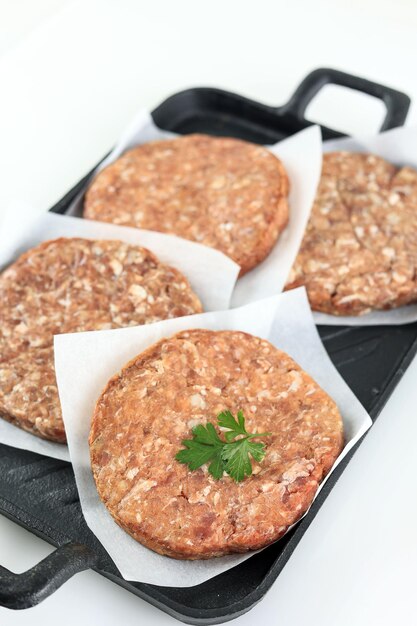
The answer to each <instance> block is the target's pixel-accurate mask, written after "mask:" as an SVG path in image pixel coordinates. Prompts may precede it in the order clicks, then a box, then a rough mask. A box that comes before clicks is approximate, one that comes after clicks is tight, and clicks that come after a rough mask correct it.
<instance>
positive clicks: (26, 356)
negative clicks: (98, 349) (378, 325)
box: [0, 239, 202, 442]
mask: <svg viewBox="0 0 417 626" xmlns="http://www.w3.org/2000/svg"><path fill="white" fill-rule="evenodd" d="M0 297H1V303H2V309H1V324H0V345H1V352H0V415H1V416H2V417H3V418H5V419H6V420H8V421H10V422H13V423H14V424H16V425H17V426H20V427H21V428H23V429H24V430H27V431H29V432H31V433H33V434H34V435H38V436H39V437H43V438H45V439H51V440H52V441H57V442H65V431H64V424H63V422H62V417H61V408H60V404H59V398H58V391H57V387H56V380H55V371H54V357H53V335H54V334H59V333H71V332H78V331H83V330H102V329H106V328H122V327H124V326H135V325H137V324H147V323H150V322H156V321H158V320H162V319H166V318H169V317H178V316H181V315H190V314H192V313H199V312H201V310H202V309H201V303H200V301H199V299H198V298H197V296H196V295H195V294H194V292H193V291H192V290H191V287H190V285H189V284H188V281H187V280H186V278H184V276H183V275H182V274H180V272H178V271H177V270H175V269H173V268H172V267H168V266H167V265H163V264H162V263H160V262H159V261H158V259H157V258H156V257H155V256H154V255H153V254H152V253H151V252H149V251H148V250H146V249H144V248H140V247H138V246H133V245H127V244H125V243H123V242H121V241H92V240H88V239H56V240H54V241H47V242H45V243H42V244H41V245H39V246H37V247H36V248H32V249H31V250H29V251H28V252H26V253H25V254H23V255H22V256H21V257H20V258H19V259H18V260H17V261H16V262H15V263H13V265H11V266H9V267H8V269H6V270H5V271H4V272H3V273H2V274H1V275H0Z"/></svg>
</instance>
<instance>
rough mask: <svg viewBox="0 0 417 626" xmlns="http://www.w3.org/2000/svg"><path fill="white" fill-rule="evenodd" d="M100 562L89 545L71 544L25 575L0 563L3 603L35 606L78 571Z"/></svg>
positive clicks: (24, 606)
mask: <svg viewBox="0 0 417 626" xmlns="http://www.w3.org/2000/svg"><path fill="white" fill-rule="evenodd" d="M97 561H98V557H97V555H96V554H94V552H92V551H91V550H90V549H89V548H87V546H84V545H81V544H79V543H67V544H65V545H63V546H61V547H60V548H57V549H56V550H55V551H54V552H52V554H50V555H49V556H47V557H46V558H45V559H43V561H40V563H38V564H37V565H35V566H34V567H32V568H31V569H29V570H27V572H23V573H22V574H14V573H13V572H10V571H9V570H8V569H6V568H5V567H1V566H0V606H4V607H6V608H8V609H27V608H29V607H31V606H35V604H39V602H42V600H44V599H45V598H47V597H48V596H50V595H51V594H52V593H54V591H56V590H57V589H59V587H60V586H61V585H63V584H64V583H65V582H66V581H67V580H68V579H69V578H71V577H72V576H74V574H77V573H78V572H82V571H84V570H86V569H90V568H91V567H93V566H94V565H97Z"/></svg>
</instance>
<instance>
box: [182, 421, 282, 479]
mask: <svg viewBox="0 0 417 626" xmlns="http://www.w3.org/2000/svg"><path fill="white" fill-rule="evenodd" d="M217 424H218V426H219V427H220V428H227V429H228V430H227V431H226V432H225V433H224V438H225V441H224V440H223V439H220V437H219V435H218V433H217V431H216V429H215V428H214V426H213V424H210V423H209V424H206V425H205V426H203V425H202V424H200V425H199V426H195V428H193V430H192V433H193V438H192V439H184V440H183V441H182V445H183V446H184V448H185V449H184V450H180V451H179V452H178V453H177V454H176V455H175V458H176V459H177V461H179V462H180V463H185V465H188V467H189V469H190V470H196V469H198V468H199V467H201V466H202V465H204V464H205V463H209V466H208V471H209V472H210V474H211V475H212V476H213V478H215V479H216V480H219V479H220V478H221V477H222V476H223V472H226V474H229V476H231V478H233V480H235V481H236V482H240V481H242V480H243V479H244V478H245V476H250V475H251V474H252V463H251V459H250V457H252V458H253V459H254V460H255V461H258V462H260V461H262V459H263V458H264V457H265V454H266V450H265V444H264V443H255V442H254V441H252V439H254V438H255V437H267V436H268V435H270V434H271V433H248V432H247V430H246V428H245V418H244V417H243V413H242V411H238V414H237V419H235V418H234V417H233V415H232V414H231V412H230V411H223V412H222V413H219V415H218V416H217ZM237 437H239V439H237Z"/></svg>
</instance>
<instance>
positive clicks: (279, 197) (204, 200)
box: [84, 135, 289, 274]
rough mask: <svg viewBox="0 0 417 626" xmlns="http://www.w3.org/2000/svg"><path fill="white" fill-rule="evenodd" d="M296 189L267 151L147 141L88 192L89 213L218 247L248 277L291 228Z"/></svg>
mask: <svg viewBox="0 0 417 626" xmlns="http://www.w3.org/2000/svg"><path fill="white" fill-rule="evenodd" d="M288 191H289V183H288V177H287V175H286V172H285V170H284V167H283V165H282V163H281V162H280V161H279V159H277V157H275V156H274V155H273V154H272V153H271V152H270V151H269V150H267V149H266V148H263V147H262V146H257V145H255V144H251V143H248V142H246V141H240V140H238V139H230V138H226V137H221V138H219V137H209V136H208V135H188V136H185V137H180V138H178V139H174V140H170V141H155V142H152V143H147V144H144V145H142V146H139V147H137V148H134V149H133V150H129V151H128V152H126V154H124V155H123V156H122V157H121V158H120V159H118V160H117V161H115V162H114V163H113V164H112V165H109V166H108V167H106V168H105V169H104V170H103V171H102V172H100V173H99V174H98V176H97V177H96V178H95V179H94V181H93V183H92V184H91V186H90V188H89V189H88V191H87V194H86V197H85V206H84V215H85V217H88V218H90V219H94V220H102V221H105V222H114V223H115V224H123V225H127V226H136V227H138V228H146V229H150V230H157V231H161V232H165V233H173V234H175V235H179V236H181V237H184V238H185V239H191V240H193V241H198V242H199V243H203V244H205V245H207V246H211V247H213V248H217V249H218V250H221V251H222V252H224V253H225V254H227V255H228V256H229V257H231V258H232V259H233V260H234V261H236V263H238V264H239V265H240V266H241V274H244V273H245V272H247V271H248V270H250V269H252V268H253V267H255V266H256V265H258V263H260V262H261V261H263V259H264V258H265V257H266V256H267V255H268V254H269V252H270V251H271V249H272V247H273V246H274V244H275V242H276V240H277V239H278V236H279V234H280V233H281V231H282V230H283V229H284V228H285V226H286V224H287V221H288V205H287V196H288Z"/></svg>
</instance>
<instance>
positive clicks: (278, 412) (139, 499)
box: [90, 330, 343, 559]
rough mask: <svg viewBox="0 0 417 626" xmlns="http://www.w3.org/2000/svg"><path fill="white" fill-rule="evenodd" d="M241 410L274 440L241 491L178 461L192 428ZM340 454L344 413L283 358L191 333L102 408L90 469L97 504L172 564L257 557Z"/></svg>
mask: <svg viewBox="0 0 417 626" xmlns="http://www.w3.org/2000/svg"><path fill="white" fill-rule="evenodd" d="M225 409H229V410H230V411H231V412H232V413H233V414H234V415H236V413H237V411H238V410H240V409H242V410H243V413H244V415H245V417H246V427H247V430H248V431H250V432H252V433H254V432H259V433H260V432H265V431H267V432H270V433H271V435H270V436H268V437H265V438H263V439H262V441H264V442H265V443H266V456H265V458H264V460H263V461H262V462H261V463H259V464H258V463H255V462H254V461H252V467H253V473H252V475H251V476H250V477H247V478H245V479H244V480H243V481H242V482H240V483H236V482H234V481H233V480H232V479H231V478H230V477H229V476H227V475H226V474H224V475H223V477H222V478H221V480H218V481H217V480H215V479H214V478H213V477H212V476H211V475H210V474H209V473H208V471H207V468H206V466H203V467H202V468H200V469H198V470H196V471H190V470H189V469H188V468H187V466H185V465H183V464H181V463H179V462H178V461H176V459H175V454H176V453H177V452H178V451H179V450H180V449H181V448H182V444H181V441H182V440H183V439H190V438H191V435H192V433H191V429H192V427H194V426H196V425H197V424H205V423H206V422H208V421H210V422H212V423H213V424H214V425H215V427H217V415H218V414H219V413H220V412H221V411H223V410H225ZM342 446H343V426H342V419H341V416H340V414H339V411H338V409H337V407H336V405H335V403H334V402H333V400H331V399H330V398H329V396H328V395H327V394H326V393H325V392H324V391H323V390H322V389H321V388H320V387H319V386H318V385H317V384H316V383H315V382H314V380H312V378H310V376H308V375H307V374H306V373H305V372H304V371H303V370H302V369H301V368H300V367H299V366H298V365H297V364H296V363H295V362H294V361H293V360H292V359H291V358H290V357H289V356H288V355H287V354H285V353H284V352H281V351H280V350H277V349H276V348H275V347H274V346H272V345H271V344H270V343H268V342H267V341H264V340H262V339H259V338H258V337H253V336H252V335H248V334H246V333H243V332H237V331H218V332H214V331H208V330H190V331H187V332H182V333H179V334H177V335H174V336H173V337H171V338H169V339H163V340H162V341H160V342H158V343H156V344H154V345H153V346H151V347H150V348H148V349H147V350H145V351H144V352H143V353H142V354H139V355H138V356H137V357H136V358H135V359H133V360H132V361H131V362H130V363H128V364H127V365H126V366H125V367H124V368H123V369H122V371H121V372H120V373H119V374H117V375H115V376H114V377H113V378H112V379H111V380H110V381H109V382H108V384H107V386H106V388H105V389H104V391H103V392H102V394H101V396H100V398H99V400H98V401H97V404H96V407H95V411H94V415H93V420H92V426H91V432H90V452H91V463H92V469H93V474H94V478H95V481H96V485H97V489H98V492H99V494H100V497H101V499H102V500H103V502H104V503H105V505H106V507H107V508H108V510H109V511H110V513H111V514H112V515H113V517H114V519H115V520H116V521H117V523H118V524H120V526H121V527H122V528H124V529H125V530H126V531H127V532H128V533H130V534H131V535H132V536H133V537H134V538H135V539H136V540H137V541H139V542H140V543H142V544H144V545H145V546H147V547H148V548H151V549H152V550H155V551H156V552H159V553H161V554H166V555H168V556H171V557H174V558H177V559H207V558H210V557H215V556H221V555H224V554H228V553H232V552H246V551H248V550H255V549H257V548H262V547H264V546H266V545H268V544H270V543H271V542H273V541H275V540H276V539H278V538H279V537H281V536H282V535H283V534H284V533H285V531H286V530H287V529H288V527H289V526H290V525H291V524H293V523H294V522H296V521H297V520H298V519H299V518H300V517H301V516H302V515H303V513H304V512H305V511H306V509H307V508H308V507H309V505H310V504H311V501H312V499H313V497H314V494H315V492H316V490H317V487H318V484H319V482H320V481H321V480H322V478H323V476H324V475H325V474H326V473H327V472H328V471H329V469H330V467H331V466H332V464H333V463H334V461H335V459H336V457H337V456H338V454H339V453H340V451H341V449H342Z"/></svg>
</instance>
